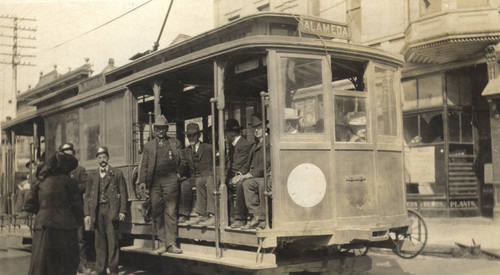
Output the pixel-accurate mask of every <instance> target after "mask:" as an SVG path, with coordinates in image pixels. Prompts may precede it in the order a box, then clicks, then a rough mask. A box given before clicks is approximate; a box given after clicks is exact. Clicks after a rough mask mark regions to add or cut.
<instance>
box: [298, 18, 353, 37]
mask: <svg viewBox="0 0 500 275" xmlns="http://www.w3.org/2000/svg"><path fill="white" fill-rule="evenodd" d="M299 20H300V22H299V31H300V32H301V33H310V34H316V35H319V36H323V37H329V38H340V39H346V40H348V39H349V31H348V29H347V25H345V24H342V23H337V22H333V21H328V20H323V19H318V18H312V17H307V16H301V17H300V19H299Z"/></svg>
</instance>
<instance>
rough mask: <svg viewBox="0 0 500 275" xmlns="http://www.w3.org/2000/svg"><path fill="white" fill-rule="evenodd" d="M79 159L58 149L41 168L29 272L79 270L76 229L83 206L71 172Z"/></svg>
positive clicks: (41, 274) (38, 274)
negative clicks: (70, 175) (59, 151)
mask: <svg viewBox="0 0 500 275" xmlns="http://www.w3.org/2000/svg"><path fill="white" fill-rule="evenodd" d="M77 165H78V161H77V160H76V158H75V157H73V156H71V155H65V154H62V153H56V154H55V155H53V156H52V157H51V158H50V159H49V161H48V162H47V163H46V164H45V166H44V168H43V169H42V171H41V172H40V176H41V181H40V183H39V184H37V186H36V187H35V191H36V192H35V194H36V197H37V198H38V207H39V210H38V213H37V215H36V218H35V222H34V225H33V229H34V234H33V245H32V251H31V263H30V270H29V274H30V275H31V274H33V275H49V274H51V275H52V274H57V275H59V274H71V275H74V274H76V272H77V268H78V263H79V261H80V257H79V254H78V235H77V229H78V226H79V223H80V221H83V206H82V203H81V199H80V197H79V196H80V193H79V192H78V185H77V183H76V181H75V180H74V179H72V178H70V177H69V176H68V174H69V172H70V171H72V170H73V169H75V168H76V167H77Z"/></svg>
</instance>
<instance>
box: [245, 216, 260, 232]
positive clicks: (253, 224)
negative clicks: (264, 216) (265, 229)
mask: <svg viewBox="0 0 500 275" xmlns="http://www.w3.org/2000/svg"><path fill="white" fill-rule="evenodd" d="M259 223H260V221H259V217H258V216H253V218H252V219H251V220H250V221H249V222H248V223H247V225H245V226H244V227H243V228H244V229H255V228H257V226H258V225H259Z"/></svg>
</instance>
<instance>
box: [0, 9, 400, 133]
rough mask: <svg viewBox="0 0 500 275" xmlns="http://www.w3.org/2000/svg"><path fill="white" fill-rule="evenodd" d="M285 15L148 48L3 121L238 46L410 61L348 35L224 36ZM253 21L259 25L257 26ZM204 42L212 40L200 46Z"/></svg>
mask: <svg viewBox="0 0 500 275" xmlns="http://www.w3.org/2000/svg"><path fill="white" fill-rule="evenodd" d="M283 20H285V21H286V20H288V21H287V22H295V24H298V22H297V21H296V16H295V15H291V14H286V13H273V12H265V13H259V14H255V15H250V16H246V17H243V18H241V19H238V20H235V21H234V22H231V23H229V24H226V25H224V26H221V27H219V28H216V29H213V30H210V31H207V32H205V33H202V34H200V35H197V36H195V37H192V38H189V39H187V40H185V41H183V42H180V43H178V44H175V45H172V46H170V47H167V48H165V49H162V50H160V51H157V52H154V53H151V54H147V55H145V56H143V57H141V58H139V59H137V60H134V61H132V62H130V63H128V64H126V65H123V66H121V67H118V68H116V69H113V70H111V71H109V72H107V73H105V78H106V82H108V83H106V84H105V85H102V86H100V87H96V88H94V89H91V90H89V91H86V92H85V93H83V94H82V93H79V94H78V95H75V96H73V97H70V98H67V99H64V100H62V101H59V102H54V103H52V104H50V105H49V106H41V107H39V108H38V109H37V110H34V111H29V112H27V113H26V114H24V115H19V116H18V117H16V118H14V119H12V120H10V121H6V122H5V123H4V125H3V126H4V129H9V128H11V127H13V126H16V125H18V124H22V123H25V122H26V121H29V120H32V119H34V118H36V117H38V116H46V115H49V114H52V113H56V112H60V111H63V110H66V109H71V108H74V107H76V106H78V105H83V104H85V103H87V102H90V101H93V100H96V99H98V98H102V97H105V96H109V95H112V94H114V93H117V92H120V91H123V90H125V89H127V87H128V86H129V85H133V84H136V83H139V82H141V81H144V80H147V79H150V78H152V77H155V76H157V75H161V74H165V73H168V72H173V71H176V70H178V69H182V68H187V67H189V66H193V65H195V64H203V63H204V62H205V64H206V65H209V64H210V65H211V64H212V62H213V60H214V59H215V58H217V57H219V56H224V55H229V54H234V53H237V52H240V53H244V52H246V51H250V52H251V53H252V54H254V53H256V52H259V51H260V52H262V53H266V52H267V49H278V50H286V49H289V50H308V51H317V52H325V51H327V52H328V53H330V54H333V55H338V56H346V57H356V58H360V59H366V60H376V61H379V62H383V63H388V64H391V65H393V66H402V65H403V63H404V59H403V57H402V56H401V55H399V54H393V53H389V52H386V51H383V50H380V49H376V48H370V47H367V46H363V45H359V44H354V43H348V42H344V41H342V42H339V41H338V40H337V41H333V40H327V39H323V38H320V37H318V38H316V39H315V38H303V37H297V36H279V35H269V34H259V33H258V32H257V33H254V34H251V35H248V36H245V37H242V38H236V39H232V40H231V39H227V40H228V41H224V37H226V38H227V37H228V36H230V35H231V32H232V31H233V32H234V30H239V29H242V28H243V27H245V26H249V27H253V28H255V29H262V26H257V23H259V22H266V23H269V24H270V23H280V22H281V23H283ZM252 24H255V25H254V26H252ZM265 32H266V31H264V33H265ZM224 35H226V36H224ZM214 41H215V42H214ZM201 44H205V45H208V46H206V47H203V48H199V47H200V45H201ZM71 75H73V74H71ZM60 81H61V80H60V79H59V78H57V79H56V80H54V82H55V83H60ZM52 84H54V83H52ZM50 85H51V83H46V84H45V85H43V87H40V89H41V88H44V87H47V86H50ZM63 89H64V88H63ZM37 90H38V89H37ZM59 91H60V90H59ZM34 92H36V91H34ZM56 92H57V91H56ZM30 94H31V93H30ZM54 96H55V95H54ZM48 98H50V96H45V97H44V98H43V99H41V100H45V99H48ZM41 100H38V102H41Z"/></svg>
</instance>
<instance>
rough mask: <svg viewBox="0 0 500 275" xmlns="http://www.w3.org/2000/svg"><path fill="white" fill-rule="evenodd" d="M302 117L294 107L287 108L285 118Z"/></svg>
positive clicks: (295, 118) (294, 118)
mask: <svg viewBox="0 0 500 275" xmlns="http://www.w3.org/2000/svg"><path fill="white" fill-rule="evenodd" d="M298 119H300V117H299V116H298V115H297V111H295V109H292V108H285V120H298Z"/></svg>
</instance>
